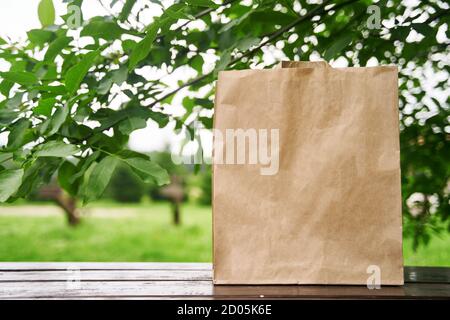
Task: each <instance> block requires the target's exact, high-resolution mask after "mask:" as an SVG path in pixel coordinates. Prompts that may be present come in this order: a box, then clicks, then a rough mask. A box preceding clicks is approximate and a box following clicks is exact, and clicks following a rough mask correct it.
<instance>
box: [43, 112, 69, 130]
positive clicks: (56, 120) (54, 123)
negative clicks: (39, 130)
mask: <svg viewBox="0 0 450 320" xmlns="http://www.w3.org/2000/svg"><path fill="white" fill-rule="evenodd" d="M69 111H70V109H69V106H67V105H65V106H63V107H60V108H58V109H56V111H55V114H54V115H53V117H51V118H49V120H50V123H49V131H48V133H47V135H48V136H51V135H53V134H55V133H56V132H58V130H59V128H61V126H62V124H63V123H64V122H65V121H66V119H67V116H68V115H69Z"/></svg>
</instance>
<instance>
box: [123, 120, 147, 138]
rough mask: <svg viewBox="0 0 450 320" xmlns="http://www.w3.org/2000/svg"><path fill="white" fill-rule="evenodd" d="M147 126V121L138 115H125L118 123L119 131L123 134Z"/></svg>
mask: <svg viewBox="0 0 450 320" xmlns="http://www.w3.org/2000/svg"><path fill="white" fill-rule="evenodd" d="M146 126H147V121H146V120H145V119H143V118H140V117H127V118H126V119H124V120H122V121H121V122H120V123H119V131H120V132H122V133H123V134H124V135H129V134H130V133H131V132H133V131H134V130H138V129H142V128H145V127H146Z"/></svg>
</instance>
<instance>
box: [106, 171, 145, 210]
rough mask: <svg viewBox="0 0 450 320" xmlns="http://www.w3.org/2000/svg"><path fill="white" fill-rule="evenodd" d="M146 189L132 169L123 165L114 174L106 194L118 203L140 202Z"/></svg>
mask: <svg viewBox="0 0 450 320" xmlns="http://www.w3.org/2000/svg"><path fill="white" fill-rule="evenodd" d="M145 189H146V188H145V186H144V185H143V183H142V181H140V180H139V178H138V177H137V176H136V175H135V174H133V172H132V171H131V170H130V168H128V167H127V166H124V165H122V166H120V167H119V168H117V170H116V171H115V172H114V174H113V177H112V178H111V183H110V185H109V186H108V189H107V191H106V193H107V194H108V195H109V196H111V198H112V199H114V200H115V201H118V202H140V201H141V199H142V197H143V196H144V194H145Z"/></svg>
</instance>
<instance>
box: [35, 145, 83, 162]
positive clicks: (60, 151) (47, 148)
mask: <svg viewBox="0 0 450 320" xmlns="http://www.w3.org/2000/svg"><path fill="white" fill-rule="evenodd" d="M78 151H79V150H78V148H77V147H76V146H74V145H73V144H67V143H64V142H62V141H49V142H47V143H45V144H42V145H40V146H39V147H38V148H37V150H36V152H35V154H34V155H35V156H36V157H58V158H65V157H68V156H71V155H73V154H75V153H77V152H78Z"/></svg>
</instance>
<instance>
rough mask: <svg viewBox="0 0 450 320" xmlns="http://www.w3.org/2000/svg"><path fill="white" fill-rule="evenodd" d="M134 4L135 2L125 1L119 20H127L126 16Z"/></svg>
mask: <svg viewBox="0 0 450 320" xmlns="http://www.w3.org/2000/svg"><path fill="white" fill-rule="evenodd" d="M135 4H136V0H126V2H125V4H124V5H123V8H122V11H121V12H120V14H119V20H120V21H125V20H127V19H128V16H129V15H130V13H131V10H132V9H133V6H134V5H135Z"/></svg>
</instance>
